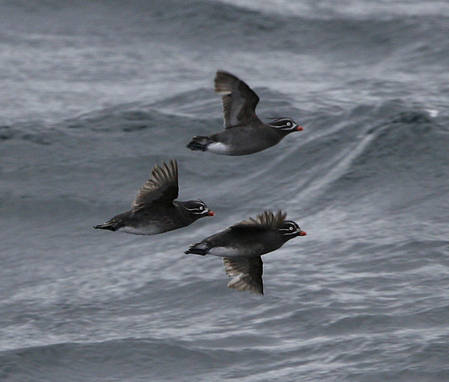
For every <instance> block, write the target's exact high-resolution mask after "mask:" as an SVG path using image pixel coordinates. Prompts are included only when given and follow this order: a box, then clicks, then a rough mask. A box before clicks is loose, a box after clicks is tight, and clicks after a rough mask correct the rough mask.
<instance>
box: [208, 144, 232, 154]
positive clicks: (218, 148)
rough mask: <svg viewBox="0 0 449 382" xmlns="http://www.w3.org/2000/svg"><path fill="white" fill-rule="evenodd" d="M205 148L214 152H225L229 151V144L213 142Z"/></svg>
mask: <svg viewBox="0 0 449 382" xmlns="http://www.w3.org/2000/svg"><path fill="white" fill-rule="evenodd" d="M207 150H208V151H210V152H212V153H215V154H226V153H228V152H229V146H228V145H225V144H224V143H220V142H214V143H211V144H209V145H208V146H207Z"/></svg>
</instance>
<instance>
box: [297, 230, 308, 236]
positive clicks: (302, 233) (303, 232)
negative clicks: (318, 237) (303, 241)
mask: <svg viewBox="0 0 449 382" xmlns="http://www.w3.org/2000/svg"><path fill="white" fill-rule="evenodd" d="M306 235H307V233H306V232H305V231H299V233H298V236H306Z"/></svg>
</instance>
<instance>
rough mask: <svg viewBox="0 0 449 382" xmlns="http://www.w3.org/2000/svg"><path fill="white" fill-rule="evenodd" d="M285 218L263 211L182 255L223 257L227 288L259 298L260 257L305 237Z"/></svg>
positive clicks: (196, 245)
mask: <svg viewBox="0 0 449 382" xmlns="http://www.w3.org/2000/svg"><path fill="white" fill-rule="evenodd" d="M286 217H287V214H286V213H284V212H282V211H278V212H277V213H273V212H271V211H264V212H262V213H261V214H259V215H257V217H256V218H249V219H248V220H245V221H242V222H240V223H238V224H235V225H233V226H231V227H229V228H227V229H225V230H224V231H221V232H218V233H216V234H215V235H212V236H209V237H207V238H206V239H204V240H203V241H201V242H199V243H197V244H194V245H192V246H191V247H190V248H189V249H188V250H187V251H186V252H185V253H194V254H197V255H202V256H204V255H214V256H220V257H223V261H224V266H225V271H226V274H227V275H228V276H229V277H231V280H230V281H229V283H228V287H229V288H235V289H237V290H242V291H245V290H247V291H251V292H254V293H259V294H263V282H262V272H263V267H262V259H261V255H263V254H265V253H268V252H272V251H274V250H276V249H278V248H280V247H281V246H282V245H284V244H285V243H286V242H287V241H288V240H290V239H293V238H294V237H297V236H305V235H306V233H305V232H304V231H302V230H301V228H299V226H298V224H297V223H295V222H294V221H292V220H286Z"/></svg>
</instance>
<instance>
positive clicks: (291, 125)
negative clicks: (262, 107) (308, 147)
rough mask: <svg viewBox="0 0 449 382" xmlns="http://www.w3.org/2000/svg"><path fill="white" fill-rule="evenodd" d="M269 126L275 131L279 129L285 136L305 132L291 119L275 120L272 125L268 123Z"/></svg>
mask: <svg viewBox="0 0 449 382" xmlns="http://www.w3.org/2000/svg"><path fill="white" fill-rule="evenodd" d="M268 126H270V127H272V128H273V129H277V130H278V131H280V132H283V133H285V134H290V133H293V132H294V131H302V130H303V127H302V126H300V125H299V124H298V123H296V122H295V121H294V120H293V119H291V118H276V119H273V120H272V121H271V122H270V123H268Z"/></svg>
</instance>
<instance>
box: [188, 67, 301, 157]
mask: <svg viewBox="0 0 449 382" xmlns="http://www.w3.org/2000/svg"><path fill="white" fill-rule="evenodd" d="M215 91H216V92H217V93H219V94H221V95H222V101H223V113H224V126H225V130H224V131H222V132H221V133H217V134H213V135H211V136H208V137H206V136H196V137H193V138H192V140H191V141H190V143H189V144H188V145H187V147H188V148H189V149H191V150H199V151H210V152H212V153H215V154H223V155H247V154H252V153H256V152H258V151H261V150H265V149H266V148H268V147H271V146H274V145H275V144H277V143H278V142H279V141H280V140H281V139H282V138H284V137H285V136H286V135H288V134H290V133H292V132H294V131H302V130H303V128H302V127H301V126H299V125H298V124H297V123H296V122H295V121H293V120H292V119H290V118H278V119H275V120H272V121H271V122H269V123H263V122H262V121H261V120H260V119H259V118H258V117H257V115H256V106H257V103H258V102H259V97H258V96H257V94H256V93H255V92H254V91H253V90H252V89H251V88H250V87H249V86H248V85H247V84H245V83H244V82H243V81H241V80H239V79H238V78H237V77H236V76H234V75H232V74H231V73H227V72H223V71H218V72H217V74H216V76H215Z"/></svg>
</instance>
